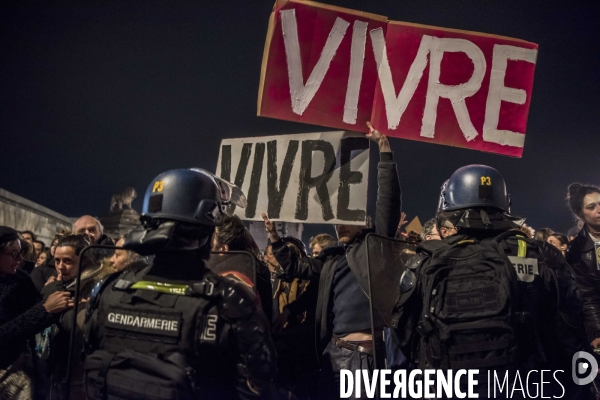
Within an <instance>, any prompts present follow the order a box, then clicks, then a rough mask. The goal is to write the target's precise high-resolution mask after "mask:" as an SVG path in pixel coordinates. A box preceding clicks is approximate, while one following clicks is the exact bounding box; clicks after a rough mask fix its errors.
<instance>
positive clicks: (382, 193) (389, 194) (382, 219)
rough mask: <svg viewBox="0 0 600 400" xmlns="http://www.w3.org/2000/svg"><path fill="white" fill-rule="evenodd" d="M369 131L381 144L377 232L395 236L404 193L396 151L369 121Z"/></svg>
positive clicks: (373, 138) (376, 212)
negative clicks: (395, 156) (401, 187)
mask: <svg viewBox="0 0 600 400" xmlns="http://www.w3.org/2000/svg"><path fill="white" fill-rule="evenodd" d="M367 126H368V127H369V133H367V135H366V137H367V138H369V139H370V140H372V141H374V142H375V143H377V145H378V146H379V154H380V160H379V164H378V165H377V185H378V188H377V204H376V206H375V207H376V208H375V221H374V223H375V232H376V233H377V234H379V235H382V236H388V237H394V236H395V235H396V230H397V228H398V224H399V222H400V213H401V209H402V200H401V198H402V193H401V190H400V181H399V180H398V170H397V168H396V162H395V161H394V153H393V152H392V149H391V148H390V143H389V142H388V139H387V137H385V136H384V135H382V134H381V132H379V131H378V130H377V129H375V128H374V127H373V125H371V123H370V122H367Z"/></svg>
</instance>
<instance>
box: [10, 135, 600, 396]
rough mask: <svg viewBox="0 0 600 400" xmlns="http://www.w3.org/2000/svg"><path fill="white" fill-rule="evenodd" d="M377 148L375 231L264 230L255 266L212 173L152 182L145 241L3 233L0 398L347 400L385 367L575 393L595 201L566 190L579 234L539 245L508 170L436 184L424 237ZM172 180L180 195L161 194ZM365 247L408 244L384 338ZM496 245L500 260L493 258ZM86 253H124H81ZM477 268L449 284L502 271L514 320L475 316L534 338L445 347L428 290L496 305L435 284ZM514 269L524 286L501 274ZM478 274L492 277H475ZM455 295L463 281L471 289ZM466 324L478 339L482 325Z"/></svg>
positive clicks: (550, 237)
mask: <svg viewBox="0 0 600 400" xmlns="http://www.w3.org/2000/svg"><path fill="white" fill-rule="evenodd" d="M367 137H368V138H369V139H371V140H373V141H374V142H376V143H377V144H378V147H379V151H380V161H379V164H378V193H377V194H378V196H377V204H376V213H375V215H374V217H373V218H372V219H371V218H367V223H366V224H365V226H360V225H337V226H336V233H337V238H334V237H332V236H331V235H329V234H325V233H322V234H319V235H316V236H314V237H313V238H311V239H310V241H309V243H308V246H306V245H305V244H304V243H303V242H302V241H301V240H299V239H296V238H292V237H281V236H280V235H279V233H278V232H277V230H276V229H275V224H274V223H273V222H272V221H270V220H269V218H268V215H266V214H263V219H264V221H265V229H266V231H267V232H268V236H269V241H268V245H267V247H266V248H265V249H259V248H258V246H257V245H256V242H255V241H254V239H253V238H252V236H251V235H250V233H249V230H248V229H247V228H246V227H245V226H244V224H243V222H242V221H241V220H240V219H239V218H238V217H236V216H232V215H225V212H224V210H226V209H227V205H228V204H226V203H227V200H228V199H225V198H223V196H222V193H223V192H224V191H226V190H225V189H224V188H225V186H223V185H222V183H221V181H220V180H219V179H218V178H216V177H214V176H212V175H211V174H209V173H207V172H205V171H202V170H175V171H170V172H167V173H165V174H162V175H159V176H158V177H157V178H156V179H155V181H153V183H152V184H151V185H150V187H149V188H148V191H147V193H146V201H145V206H144V207H145V209H144V210H143V211H144V212H143V216H144V217H143V219H142V223H143V224H142V226H141V227H140V228H139V229H136V230H134V231H133V232H131V233H130V234H129V236H125V237H113V238H110V237H108V236H107V235H105V234H104V231H103V227H102V225H101V223H100V222H99V221H98V220H97V219H95V218H93V217H91V216H87V215H86V216H82V217H80V218H78V219H77V220H76V221H75V222H74V223H73V226H72V229H71V230H70V231H63V232H59V233H57V234H56V236H55V238H54V240H53V241H52V243H50V245H49V246H47V244H46V243H43V242H42V241H40V240H37V238H36V235H35V234H34V233H33V232H31V231H28V230H22V231H18V230H19V229H21V228H22V227H18V226H17V227H0V398H3V399H4V398H6V399H12V398H15V399H29V398H35V399H62V398H65V397H69V398H71V399H86V398H87V399H96V398H97V399H106V398H110V399H127V398H150V399H154V398H155V399H168V398H194V397H195V396H198V398H235V397H239V398H293V396H295V397H296V398H299V399H320V398H327V399H330V398H338V397H339V396H340V373H341V371H342V370H351V371H356V370H361V369H362V370H369V371H371V372H372V371H373V370H374V368H375V366H374V364H373V358H374V355H375V354H380V352H382V353H383V354H386V353H387V357H386V358H387V362H388V363H387V366H388V367H389V368H406V369H411V368H423V369H425V368H436V369H452V368H457V366H459V365H460V366H463V367H464V366H467V367H472V368H484V369H485V368H496V369H498V368H506V369H511V368H513V370H519V369H521V370H522V369H524V368H525V369H530V370H533V369H562V370H566V372H567V375H568V377H569V379H570V361H571V357H572V355H573V354H574V353H575V352H577V351H581V350H589V351H590V352H592V350H593V349H598V348H600V306H599V305H600V272H599V271H600V251H599V249H600V188H598V187H596V186H592V185H582V184H572V185H570V186H569V188H568V190H567V192H568V193H567V200H568V205H569V207H570V209H571V211H572V212H573V215H574V216H575V217H576V219H577V220H578V221H579V224H578V226H577V227H576V228H574V229H572V230H570V231H569V232H567V233H566V234H562V233H559V232H555V231H553V230H552V229H550V228H542V229H537V230H533V229H532V228H530V227H528V226H527V225H525V224H524V223H523V221H522V220H520V219H518V218H516V217H513V216H511V215H510V204H509V201H508V197H507V195H506V185H505V183H504V181H503V178H502V177H501V175H500V174H499V173H498V171H495V170H494V169H493V168H490V167H485V166H467V167H464V168H463V169H460V170H458V171H456V172H455V173H454V174H453V175H452V177H451V178H450V179H449V180H448V181H447V182H446V183H445V184H444V186H443V188H442V193H441V200H440V206H439V208H438V213H437V214H436V216H435V217H433V218H432V219H431V220H429V221H427V222H426V223H425V224H424V226H423V229H422V232H420V233H416V232H402V227H403V225H404V219H405V215H404V214H403V213H401V200H400V199H401V193H400V184H399V178H398V173H397V168H396V164H395V162H394V158H393V153H392V152H391V149H390V147H389V143H388V141H387V138H386V137H385V136H383V135H381V134H380V133H379V132H378V131H376V130H374V129H373V128H372V127H370V130H369V133H368V134H367ZM490 177H491V178H490ZM467 178H468V179H467ZM483 178H487V179H488V181H489V183H490V184H489V185H486V181H485V179H483ZM480 179H481V184H479V180H480ZM178 180H180V181H181V182H184V183H180V184H178V185H176V184H174V183H173V184H172V185H173V186H172V188H170V187H169V186H168V185H169V182H174V181H178ZM161 182H162V183H164V187H163V184H162V183H161ZM190 182H192V183H190ZM465 182H466V183H465ZM469 182H471V183H469ZM472 182H475V183H472ZM156 183H161V184H160V185H157V184H156ZM186 185H188V186H189V188H187V187H186ZM194 185H196V186H194ZM469 185H471V186H469ZM473 185H475V186H473ZM208 187H210V188H211V189H210V190H208V189H207V188H208ZM157 188H159V189H160V190H158V189H157ZM182 188H183V189H182ZM215 188H216V189H215ZM213 192H214V193H213ZM192 193H193V194H192ZM197 193H200V196H204V197H200V198H199V197H198V194H197ZM188 203H189V204H188ZM182 204H184V205H182ZM190 205H191V206H190ZM190 210H191V211H190ZM371 232H373V233H376V234H377V235H380V236H384V237H388V238H395V239H396V240H397V243H398V244H399V245H400V244H406V243H410V244H411V247H410V250H409V252H410V254H411V255H412V257H411V258H410V259H409V260H408V262H407V263H406V271H405V272H404V274H403V275H402V278H401V280H400V281H399V282H398V287H399V289H398V290H399V292H398V298H397V301H396V302H395V303H394V304H391V305H390V309H392V308H393V318H392V321H393V322H392V324H391V325H390V326H383V324H376V323H375V324H374V323H373V321H372V317H371V315H372V314H371V305H370V303H369V298H368V295H367V294H368V293H371V292H370V288H369V279H370V277H369V276H368V272H367V270H366V268H365V266H366V264H367V263H368V260H367V257H368V251H367V249H366V245H365V236H366V235H367V234H368V233H371ZM498 238H499V239H498ZM490 241H494V243H496V246H497V247H494V248H492V247H489V246H488V247H486V246H487V245H486V246H484V245H483V243H487V242H490ZM480 243H481V244H480ZM94 244H102V245H115V246H116V249H114V250H107V249H99V248H96V249H91V250H89V251H84V249H85V248H86V247H87V246H89V245H94ZM476 246H480V247H476ZM494 249H496V250H498V249H500V250H498V251H499V252H500V253H501V254H502V257H500V256H498V254H500V253H494V251H496V250H494ZM134 250H135V251H134ZM211 252H212V254H213V255H212V256H211V255H210V254H211ZM228 252H230V253H231V254H232V257H233V256H235V255H236V254H238V253H240V252H243V254H244V255H245V256H244V257H245V258H235V257H234V258H232V260H235V261H233V262H230V267H231V269H232V270H235V271H238V272H239V271H244V268H245V267H248V270H250V271H253V273H252V274H246V275H254V276H240V274H239V273H231V271H229V273H227V274H221V275H224V276H225V277H223V276H219V275H216V274H214V273H212V272H210V268H211V263H212V262H216V261H219V260H221V259H219V257H221V256H222V255H223V254H225V255H226V254H227V253H228ZM467 252H470V253H468V254H469V257H471V258H472V259H474V260H476V262H474V263H473V264H472V265H468V266H466V265H462V264H460V263H458V264H456V265H455V268H454V273H458V271H461V270H462V269H468V270H469V274H471V277H479V276H481V277H485V276H486V275H485V274H489V273H491V272H490V271H492V272H494V273H495V274H500V275H501V279H499V281H502V279H504V280H505V281H507V282H508V281H509V280H510V279H517V280H518V285H519V286H518V288H519V289H518V290H520V291H521V292H522V295H521V297H520V299H521V301H520V303H518V302H517V301H516V299H512V298H510V296H508V298H507V299H504V300H503V301H504V303H502V304H504V306H498V304H496V305H494V307H496V308H494V309H492V308H493V307H492V306H490V305H489V304H488V303H490V302H492V301H491V300H489V301H488V300H485V302H484V303H485V306H484V307H483V306H482V307H483V308H485V309H486V310H487V311H486V312H488V314H489V313H495V314H493V318H494V321H496V322H498V321H504V322H503V323H506V324H507V325H506V327H507V331H508V328H511V329H510V330H511V332H512V325H511V324H513V322H514V321H513V320H512V319H513V316H512V314H511V315H507V314H506V312H507V311H506V310H507V309H508V308H511V310H512V309H513V308H514V310H516V311H518V312H517V313H515V314H519V315H520V316H521V317H522V319H523V320H526V321H525V322H522V325H523V326H525V327H526V328H525V329H522V328H519V329H520V330H519V331H518V332H512V333H510V334H504V333H502V332H503V331H502V329H503V328H502V327H496V328H494V329H493V330H489V329H488V330H487V331H485V332H483V331H481V332H480V331H478V329H479V327H477V326H476V327H475V328H472V330H471V331H470V333H466V332H462V333H460V334H456V333H455V331H452V332H453V333H452V334H450V333H448V334H447V335H446V336H444V335H442V332H444V329H446V328H447V326H445V325H444V326H441V325H440V321H445V322H444V323H445V324H447V323H448V321H449V319H450V317H449V315H451V314H452V313H453V312H456V313H458V314H460V313H459V312H458V311H448V310H450V309H451V308H452V307H451V306H449V305H448V304H450V303H444V302H443V301H446V300H445V299H443V298H442V296H440V295H438V296H437V297H436V296H432V297H431V298H430V297H428V296H429V295H430V292H431V287H432V286H431V285H433V288H434V290H436V289H435V288H440V287H442V286H440V285H446V286H443V287H444V296H450V294H449V293H451V292H452V291H453V290H454V291H455V292H456V293H458V294H457V296H461V295H463V294H464V293H467V292H468V293H473V292H477V293H479V292H478V291H480V290H481V291H482V293H483V291H487V292H490V291H494V290H496V287H495V286H493V285H491V286H490V285H489V284H488V285H487V286H485V285H484V286H481V282H484V281H485V279H482V280H481V281H477V282H473V279H471V280H468V279H467V278H464V277H463V278H456V276H455V277H454V278H452V276H450V275H449V277H447V278H439V277H438V275H436V278H435V279H433V278H431V276H432V275H431V274H432V273H431V272H430V271H432V270H434V269H435V268H440V265H441V266H446V265H447V264H444V262H446V263H447V261H444V260H447V259H448V257H449V255H452V254H455V255H456V254H461V255H464V254H467ZM481 254H486V255H487V256H486V257H488V258H487V259H485V260H483V261H482V260H480V258H481V257H482V256H481ZM505 255H506V256H508V259H506V257H505ZM477 257H480V258H477ZM503 257H504V258H503ZM515 257H516V258H515ZM466 258H468V257H466ZM517 258H518V259H521V260H531V259H535V260H536V262H535V267H534V268H533V269H531V270H529V272H528V271H527V270H525V272H523V271H521V270H519V267H517V265H519V264H518V261H514V260H515V259H517ZM215 260H216V261H215ZM244 260H245V261H244ZM249 260H250V261H249ZM507 260H510V261H511V262H512V265H511V266H510V271H513V266H514V273H513V272H510V271H508V272H506V271H505V270H504V269H502V268H504V267H503V265H502V263H504V262H505V261H507ZM484 261H485V262H484ZM486 262H487V264H490V265H491V264H494V263H495V264H494V265H495V267H494V268H488V269H483V267H480V264H482V263H483V264H485V263H486ZM242 264H248V265H245V266H244V265H242ZM487 264H486V265H487ZM79 268H81V271H79ZM498 271H504V272H498ZM438 272H439V271H438ZM78 274H80V275H81V278H80V279H81V281H80V284H79V290H78V293H76V285H75V282H76V277H77V275H78ZM450 274H452V272H450ZM502 274H504V275H502ZM241 275H244V274H241ZM513 275H514V276H513ZM461 276H462V275H461ZM432 279H433V280H432ZM446 279H450V280H451V279H455V280H456V279H459V281H460V285H463V286H465V285H466V289H465V287H462V286H461V287H457V286H456V285H455V286H453V284H452V283H445V282H446ZM461 279H462V280H461ZM450 280H448V282H450ZM486 282H487V281H486ZM436 285H437V286H436ZM460 285H458V286H460ZM375 289H376V288H375ZM465 290H466V291H465ZM461 291H462V292H461ZM463 292H464V293H463ZM216 293H218V294H219V295H218V296H217V297H215V296H216ZM254 293H256V294H254ZM456 293H455V294H456ZM461 293H462V294H461ZM76 294H78V296H76ZM488 297H489V296H488ZM488 297H486V299H488ZM473 299H475V300H473ZM473 299H470V300H469V301H471V300H473V301H479V300H478V299H479V298H478V297H474V298H473ZM447 301H450V300H447ZM429 302H431V303H429ZM426 303H427V304H430V305H432V307H431V314H436V318H435V319H433V318H431V315H430V316H428V315H427V314H428V312H427V310H428V308H427V307H425V304H426ZM457 304H458V305H456V307H458V308H459V309H460V302H459V303H457ZM519 304H520V305H519ZM523 304H524V305H523ZM438 305H439V308H438V309H436V308H435V307H438ZM508 305H510V307H509V306H508ZM446 307H447V308H448V309H446ZM471 307H472V303H471ZM490 307H492V308H490ZM518 307H521V308H518ZM517 308H518V309H517ZM75 309H76V310H77V315H74V311H75ZM442 309H443V310H442ZM424 310H425V311H424ZM490 310H491V311H490ZM514 310H513V311H514ZM459 311H460V310H459ZM463 311H464V310H463ZM461 312H462V311H461ZM444 313H447V314H444ZM469 313H471V314H469V315H470V317H469V319H468V321H469V323H471V324H472V326H475V325H473V324H474V323H475V322H478V323H479V321H483V320H484V319H485V318H490V317H489V315H487V316H485V315H483V314H481V313H479V314H478V313H477V312H476V311H473V309H472V308H471V309H469ZM460 315H462V316H461V317H460V318H465V317H464V313H462V314H460ZM444 318H446V319H444ZM583 326H585V331H584V330H583ZM384 332H387V334H386V333H384ZM72 334H74V338H75V340H74V341H73V343H70V338H71V335H72ZM452 335H458V336H456V337H454V336H452ZM478 335H479V336H478ZM441 336H444V337H443V338H441ZM448 337H452V338H453V339H452V340H456V342H451V341H450V340H449V339H448ZM473 337H478V338H479V339H478V340H479V342H475V341H474V339H473ZM481 342H485V343H487V344H485V345H482V344H481ZM440 343H441V344H440ZM490 343H491V344H490ZM70 346H71V347H72V349H71V354H72V355H73V356H72V358H71V360H69V358H68V354H69V351H70ZM452 346H454V347H452ZM469 346H471V347H469ZM494 346H495V347H494ZM448 348H451V350H452V351H449V352H448V351H447V350H448ZM529 348H536V349H538V348H539V349H540V351H539V352H535V353H534V352H532V353H531V354H530V353H529V352H528V349H529ZM440 349H445V351H446V353H447V354H446V353H444V351H441V350H440ZM440 351H441V352H440ZM490 351H492V352H493V354H494V357H491V356H490V354H491V353H490ZM394 352H397V353H398V354H400V356H399V357H398V356H397V355H395V354H392V353H394ZM458 353H461V356H460V357H458V356H457V355H456V354H458ZM465 354H466V355H465ZM473 354H477V356H473ZM457 357H458V358H457ZM490 360H493V361H490ZM69 367H70V369H71V371H69ZM180 370H182V371H184V372H183V373H181V374H180ZM207 377H208V379H207ZM566 381H567V380H566V379H565V380H559V382H560V383H559V384H560V386H561V387H562V390H563V392H564V393H563V396H565V397H562V398H569V399H578V398H579V399H588V398H593V397H592V396H593V393H592V390H591V389H590V388H588V387H587V386H582V387H578V386H576V385H573V384H572V383H568V382H566ZM588 386H590V387H593V386H594V385H593V384H592V385H588ZM552 390H558V391H553V392H552V393H553V394H556V393H558V394H560V389H557V388H555V387H553V388H552V389H551V391H552ZM182 393H183V394H182ZM186 393H188V394H190V395H189V396H190V397H186ZM364 395H365V392H364V391H363V392H362V396H364ZM357 397H361V394H360V393H359V394H358V395H357ZM557 397H559V396H557ZM480 398H485V396H480Z"/></svg>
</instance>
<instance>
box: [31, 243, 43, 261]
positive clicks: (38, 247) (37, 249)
mask: <svg viewBox="0 0 600 400" xmlns="http://www.w3.org/2000/svg"><path fill="white" fill-rule="evenodd" d="M33 248H34V249H35V255H36V256H37V257H39V256H40V254H41V253H42V251H44V246H43V245H42V244H41V243H40V242H33Z"/></svg>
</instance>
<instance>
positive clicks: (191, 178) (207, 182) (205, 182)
mask: <svg viewBox="0 0 600 400" xmlns="http://www.w3.org/2000/svg"><path fill="white" fill-rule="evenodd" d="M233 187H234V186H233V185H231V184H229V183H228V182H226V181H224V180H222V179H220V178H217V177H215V176H214V175H213V174H211V173H210V172H208V171H205V170H203V169H200V168H192V169H175V170H171V171H167V172H163V173H162V174H160V175H158V176H157V177H156V178H154V179H153V180H152V183H150V185H149V186H148V189H146V194H145V196H144V205H143V208H142V218H143V219H152V220H169V221H179V222H184V223H188V224H192V225H206V226H218V225H220V224H221V223H222V221H223V218H224V217H225V215H226V211H227V207H228V206H229V204H230V202H231V199H232V188H233ZM242 196H243V195H242Z"/></svg>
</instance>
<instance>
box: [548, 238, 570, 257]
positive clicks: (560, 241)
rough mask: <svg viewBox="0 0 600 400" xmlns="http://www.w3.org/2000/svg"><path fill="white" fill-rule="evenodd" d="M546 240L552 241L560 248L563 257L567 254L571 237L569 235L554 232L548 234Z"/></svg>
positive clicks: (551, 242) (553, 244) (552, 243)
mask: <svg viewBox="0 0 600 400" xmlns="http://www.w3.org/2000/svg"><path fill="white" fill-rule="evenodd" d="M546 242H548V243H550V244H551V245H552V246H554V247H556V248H557V249H558V250H560V252H561V254H562V255H563V257H564V256H566V254H567V247H569V238H568V237H567V235H565V234H564V233H560V232H554V233H553V234H551V235H550V236H548V239H546Z"/></svg>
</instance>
